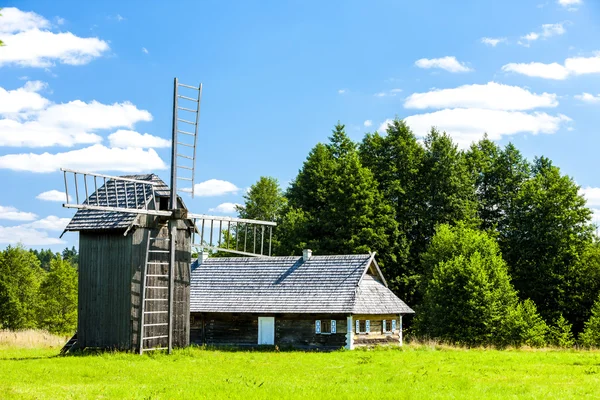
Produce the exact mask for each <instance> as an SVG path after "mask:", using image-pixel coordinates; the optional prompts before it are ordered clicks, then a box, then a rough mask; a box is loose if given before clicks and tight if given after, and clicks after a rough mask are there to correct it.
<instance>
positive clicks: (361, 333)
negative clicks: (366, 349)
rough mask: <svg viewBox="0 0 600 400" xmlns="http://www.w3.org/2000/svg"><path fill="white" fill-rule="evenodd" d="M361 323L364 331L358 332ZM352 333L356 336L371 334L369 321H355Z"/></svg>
mask: <svg viewBox="0 0 600 400" xmlns="http://www.w3.org/2000/svg"><path fill="white" fill-rule="evenodd" d="M361 322H362V323H364V326H365V330H364V331H361V330H360V326H361V325H362V323H361ZM354 333H356V334H357V335H368V334H369V333H371V320H370V319H357V320H356V324H355V328H354Z"/></svg>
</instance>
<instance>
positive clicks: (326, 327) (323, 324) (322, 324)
mask: <svg viewBox="0 0 600 400" xmlns="http://www.w3.org/2000/svg"><path fill="white" fill-rule="evenodd" d="M315 333H320V334H330V333H336V323H335V320H334V319H332V320H323V321H321V320H319V319H318V320H316V321H315Z"/></svg>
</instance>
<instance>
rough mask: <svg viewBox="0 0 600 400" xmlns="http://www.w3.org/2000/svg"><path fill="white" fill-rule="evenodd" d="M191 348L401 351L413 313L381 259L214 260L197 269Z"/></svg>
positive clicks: (193, 277)
mask: <svg viewBox="0 0 600 400" xmlns="http://www.w3.org/2000/svg"><path fill="white" fill-rule="evenodd" d="M190 292H191V293H190V312H191V317H190V319H191V326H190V335H191V336H190V341H191V342H192V343H196V344H207V345H231V346H256V345H278V346H279V347H295V348H304V349H336V348H342V347H346V348H348V349H352V348H354V346H357V345H366V344H378V343H388V342H392V343H399V344H402V316H403V315H404V314H409V313H413V310H412V309H410V307H408V306H407V305H406V304H405V303H404V302H403V301H402V300H400V299H399V298H398V297H397V296H396V295H394V293H392V291H391V290H389V289H388V287H387V283H386V281H385V279H384V277H383V275H382V273H381V270H380V269H379V266H378V265H377V261H376V260H375V254H362V255H344V256H312V255H311V252H310V250H305V251H304V254H303V256H302V257H253V258H208V259H206V260H200V261H196V262H195V263H194V265H193V266H192V275H191V288H190Z"/></svg>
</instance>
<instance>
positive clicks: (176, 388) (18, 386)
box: [0, 344, 600, 400]
mask: <svg viewBox="0 0 600 400" xmlns="http://www.w3.org/2000/svg"><path fill="white" fill-rule="evenodd" d="M57 353H58V348H40V349H34V348H17V347H15V346H6V345H5V346H4V347H0V397H1V398H25V399H30V398H31V399H33V398H35V399H44V398H61V399H63V398H64V399H71V398H73V399H78V398H128V399H180V398H181V399H185V398H190V399H192V398H194V399H195V398H243V399H248V398H302V399H304V398H319V399H338V398H357V399H363V400H364V399H370V398H379V397H395V398H406V399H432V398H433V399H435V398H477V399H479V398H493V399H495V398H532V399H539V398H544V399H546V398H561V399H564V398H584V397H585V398H600V352H597V351H575V350H490V349H470V350H468V349H458V348H451V347H443V346H435V345H423V344H421V345H408V346H405V347H404V348H402V349H399V348H376V349H371V350H361V349H359V350H355V351H336V352H331V353H317V352H272V351H226V350H206V349H201V348H188V349H182V350H177V351H175V352H174V354H173V355H171V356H168V355H165V354H147V355H144V356H138V355H135V354H127V353H110V352H105V353H97V354H83V355H82V354H80V355H73V356H67V357H57V356H56V354H57Z"/></svg>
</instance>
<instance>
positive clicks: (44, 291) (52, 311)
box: [39, 258, 77, 333]
mask: <svg viewBox="0 0 600 400" xmlns="http://www.w3.org/2000/svg"><path fill="white" fill-rule="evenodd" d="M39 297H40V305H41V307H40V313H39V321H40V323H39V325H40V326H41V327H44V328H46V329H48V330H49V331H50V332H54V333H72V332H74V331H75V329H77V270H76V269H75V268H74V267H73V266H72V265H71V264H70V263H69V261H66V260H61V259H60V258H55V259H54V260H52V262H51V263H50V272H49V273H48V274H47V275H46V276H45V277H44V280H43V282H42V284H41V285H40V296H39Z"/></svg>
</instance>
